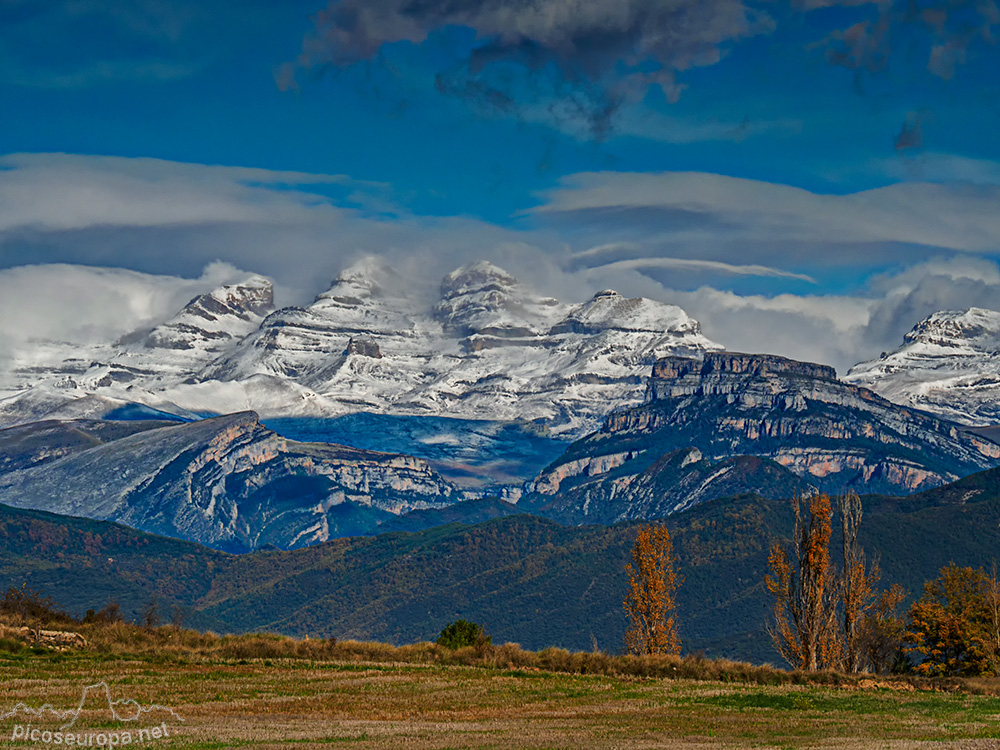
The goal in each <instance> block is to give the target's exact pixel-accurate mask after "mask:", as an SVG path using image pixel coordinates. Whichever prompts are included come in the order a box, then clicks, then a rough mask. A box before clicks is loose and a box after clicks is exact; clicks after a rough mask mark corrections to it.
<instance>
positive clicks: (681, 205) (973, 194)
mask: <svg viewBox="0 0 1000 750" xmlns="http://www.w3.org/2000/svg"><path fill="white" fill-rule="evenodd" d="M936 163H939V164H944V165H950V166H949V167H948V169H950V170H956V169H957V170H958V171H959V172H962V173H968V174H972V175H980V176H983V175H985V176H987V177H988V176H989V175H991V174H992V172H993V171H994V169H995V165H991V164H978V165H977V164H972V163H970V162H968V161H959V162H954V161H953V160H951V161H950V160H948V159H946V158H944V157H942V158H940V159H938V160H937V162H936ZM997 190H998V188H997V186H996V185H995V184H992V183H991V181H990V180H988V179H984V180H982V181H981V182H980V183H978V184H898V185H892V186H888V187H886V188H882V189H880V190H875V191H869V192H867V193H860V194H855V195H821V194H816V193H811V192H809V191H804V190H800V189H798V188H792V187H789V186H786V185H773V184H770V183H763V182H754V181H748V180H739V179H735V178H730V177H724V176H721V175H706V174H698V173H667V174H653V175H633V174H624V173H588V174H581V175H575V176H572V177H569V178H566V179H565V180H563V181H562V182H560V183H559V184H558V185H557V186H556V187H555V188H553V189H552V190H551V191H549V192H547V193H545V194H544V195H542V196H540V198H541V203H540V205H538V206H536V207H535V208H533V209H530V210H528V211H526V212H524V214H522V215H521V216H520V217H518V218H516V219H515V220H512V221H511V222H510V224H509V225H507V226H498V225H495V224H490V223H488V222H484V221H480V220H476V219H471V218H462V217H434V216H416V215H412V214H410V213H408V212H407V211H406V209H405V208H403V207H402V206H400V205H398V204H397V203H396V202H395V201H394V200H393V196H392V194H391V192H390V191H388V190H387V189H386V188H385V186H381V185H375V184H370V183H362V182H358V181H354V180H352V179H350V178H349V177H346V176H342V175H310V174H303V173H294V172H269V171H266V170H255V169H238V168H230V167H213V166H204V165H197V164H177V163H173V162H163V161H156V160H146V159H142V160H132V159H120V158H100V157H81V156H69V155H59V154H49V155H14V156H8V157H3V158H2V159H0V207H2V208H0V351H2V350H6V351H8V352H9V351H10V350H11V348H12V347H14V346H20V345H23V344H24V342H25V341H27V340H29V339H36V338H59V339H63V340H72V341H77V340H79V341H85V340H93V339H95V338H101V339H107V338H116V337H117V336H120V335H121V334H122V333H124V332H125V331H126V330H131V329H134V328H136V327H141V326H143V325H148V324H150V323H152V322H155V321H156V320H157V319H162V318H163V317H166V316H168V315H170V314H172V313H173V312H175V311H176V310H177V309H179V308H180V307H181V306H183V304H184V303H186V302H187V301H188V299H190V298H191V297H193V296H195V295H196V294H198V293H201V292H204V291H207V290H208V289H210V288H212V287H214V286H216V285H218V284H220V283H225V282H227V281H232V280H234V279H235V278H236V277H238V276H239V275H240V274H241V273H243V272H254V273H262V274H264V275H267V276H270V277H271V278H273V279H274V280H275V281H276V282H277V285H278V303H279V304H283V305H285V304H308V302H309V301H310V300H311V299H312V297H313V296H314V295H315V294H317V293H319V292H320V291H323V290H324V289H326V288H327V287H328V286H329V284H330V281H331V279H332V278H334V277H335V276H336V275H337V273H338V272H339V271H340V269H341V268H343V267H344V266H346V265H347V264H349V263H351V262H353V261H354V260H355V259H357V258H358V257H360V256H361V255H368V254H374V255H379V256H382V257H384V258H386V259H387V260H389V261H390V262H391V263H393V264H394V265H396V266H397V267H398V268H399V269H400V270H401V272H402V274H403V275H404V277H405V278H407V279H411V280H412V293H413V294H415V295H426V296H427V297H428V299H430V298H431V296H432V295H434V294H435V292H436V286H437V283H438V282H439V280H440V278H441V277H442V276H443V275H444V274H445V273H446V272H448V271H450V270H452V269H453V268H455V267H456V266H458V265H460V264H461V263H465V262H470V261H473V260H479V259H487V260H491V261H493V262H494V263H497V264H498V265H500V266H503V267H505V268H507V269H508V270H509V271H510V272H511V273H513V274H514V275H515V276H518V277H519V278H522V279H525V280H530V283H531V284H532V285H533V286H534V287H535V288H536V289H537V290H538V291H539V292H541V293H544V294H550V295H554V296H558V297H560V298H563V299H567V300H580V301H582V300H584V299H586V298H587V297H589V296H590V295H592V294H594V293H595V292H597V291H599V290H601V289H605V288H608V287H610V288H615V289H617V290H618V291H619V292H621V293H623V294H626V295H630V296H639V295H642V296H648V297H653V298H656V299H660V300H663V301H666V302H671V303H675V304H679V305H680V306H682V307H684V308H685V309H686V310H687V311H688V312H689V313H691V314H692V315H693V316H694V317H696V318H697V319H699V320H700V321H701V322H702V325H703V327H704V330H705V332H706V334H707V335H708V336H709V337H710V338H712V339H714V340H717V341H719V342H720V343H722V344H724V345H725V346H727V347H728V348H730V349H734V350H750V351H769V352H775V353H779V354H784V355H787V356H791V357H797V358H802V359H809V360H814V361H820V362H826V363H829V364H833V365H835V366H836V367H838V368H839V369H840V370H841V371H843V370H844V369H846V368H847V367H849V366H850V365H852V364H854V363H855V362H857V361H859V360H861V359H865V358H868V357H871V356H877V355H878V353H879V352H880V351H882V350H885V349H889V348H892V347H895V346H897V345H898V344H899V343H900V340H901V337H902V335H903V333H905V332H906V331H907V330H908V329H909V328H910V327H911V326H912V325H913V324H914V323H916V322H917V321H918V320H920V319H921V318H923V317H925V316H926V315H928V314H930V313H932V312H935V311H936V310H940V309H946V308H962V307H968V306H970V305H978V306H982V307H987V308H996V307H997V306H998V303H997V300H1000V269H998V267H997V261H996V259H997V258H998V257H1000V218H998V217H997V215H996V212H995V211H994V210H993V208H994V207H995V206H996V205H997V204H998V203H997V200H998V194H997ZM81 264H85V266H89V267H85V266H81ZM115 269H129V270H115ZM237 269H242V270H239V271H238V270H237Z"/></svg>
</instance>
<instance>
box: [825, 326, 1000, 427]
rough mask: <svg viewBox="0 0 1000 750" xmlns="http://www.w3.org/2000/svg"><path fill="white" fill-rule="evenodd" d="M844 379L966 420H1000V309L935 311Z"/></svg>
mask: <svg viewBox="0 0 1000 750" xmlns="http://www.w3.org/2000/svg"><path fill="white" fill-rule="evenodd" d="M844 379H845V380H846V381H848V382H850V383H855V384H857V385H862V386H865V387H867V388H871V389H872V390H874V391H876V392H877V393H879V394H880V395H882V396H884V397H885V398H887V399H889V400H890V401H893V402H895V403H899V404H903V405H905V406H912V407H915V408H918V409H923V410H924V411H928V412H931V413H932V414H937V415H938V416H942V417H944V418H946V419H951V420H954V421H956V422H960V423H962V424H966V425H995V424H1000V312H996V311H994V310H984V309H982V308H978V307H972V308H969V309H968V310H945V311H942V312H937V313H934V314H933V315H931V316H929V317H928V318H926V319H924V320H922V321H920V322H919V323H917V324H916V325H915V326H914V327H913V329H912V330H911V331H910V332H909V333H907V334H906V335H905V336H904V337H903V345H902V346H901V347H900V348H898V349H896V350H895V351H892V352H883V353H882V355H881V356H880V357H879V358H878V359H873V360H870V361H868V362H862V363H860V364H857V365H855V366H854V367H852V368H851V369H850V371H849V372H848V373H847V375H846V376H845V377H844Z"/></svg>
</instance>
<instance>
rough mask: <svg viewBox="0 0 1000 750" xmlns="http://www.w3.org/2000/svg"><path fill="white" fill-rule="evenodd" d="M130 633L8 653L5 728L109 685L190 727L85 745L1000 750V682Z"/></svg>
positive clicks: (95, 714)
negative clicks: (82, 645)
mask: <svg viewBox="0 0 1000 750" xmlns="http://www.w3.org/2000/svg"><path fill="white" fill-rule="evenodd" d="M122 628H123V629H122V631H121V633H120V634H119V635H125V634H126V633H127V634H128V635H129V638H130V647H129V648H127V649H126V648H124V644H123V643H121V642H120V641H119V640H118V639H117V638H116V637H114V630H108V629H107V628H104V629H95V630H94V631H93V632H91V633H89V634H90V635H91V637H92V640H91V642H90V644H89V646H88V647H87V648H86V649H83V650H66V651H56V650H51V649H41V648H20V647H18V646H17V645H14V644H13V643H12V642H11V641H7V642H6V643H7V647H6V648H0V716H2V715H3V714H4V713H6V712H7V711H9V710H11V709H13V708H14V706H15V705H16V704H18V703H24V704H26V705H27V706H28V707H31V708H36V709H37V708H38V707H40V706H42V705H43V704H46V703H48V704H51V705H52V706H54V707H57V708H62V709H65V708H73V707H76V706H77V705H78V704H79V703H80V701H81V695H82V694H83V690H84V688H85V687H86V686H88V685H92V684H96V683H101V682H105V683H107V685H108V687H109V692H110V695H111V696H112V698H113V699H115V700H117V699H132V700H135V701H138V702H139V703H141V704H143V705H149V704H158V705H160V706H163V707H164V708H165V709H166V708H169V709H172V710H173V711H174V712H175V713H176V714H177V717H179V718H180V719H183V721H180V720H179V719H178V718H177V717H175V716H172V715H170V714H169V713H167V712H166V711H165V710H161V709H154V710H153V711H151V712H150V713H149V714H148V716H145V717H143V718H141V719H140V720H139V721H137V722H119V721H115V720H114V718H113V717H112V716H111V714H110V712H109V709H108V706H107V702H106V699H104V698H101V695H99V694H98V692H97V691H94V692H91V693H90V694H89V695H88V699H87V701H86V704H85V706H84V710H83V711H82V712H81V714H80V717H79V719H78V724H77V725H76V728H75V729H81V728H82V729H83V730H85V731H87V732H90V733H92V734H93V733H94V732H99V731H101V730H102V729H103V730H105V731H106V732H109V733H110V732H113V731H123V730H126V729H131V730H132V731H133V732H134V731H135V730H136V728H137V727H138V726H140V725H143V726H153V725H156V726H160V725H165V727H166V731H167V733H168V734H169V737H162V738H160V739H148V738H147V739H145V740H143V741H141V742H134V743H133V744H136V745H137V746H140V747H146V746H153V747H164V748H166V747H169V748H192V749H193V748H200V749H205V750H207V749H208V748H227V747H260V748H278V747H282V748H314V747H315V748H319V747H329V746H335V747H336V746H342V745H343V746H345V747H352V748H353V747H356V748H382V747H385V748H397V747H406V748H480V747H494V748H511V747H513V748H575V749H576V750H579V749H580V748H608V747H618V748H622V747H629V748H631V747H635V748H652V747H661V748H662V747H666V748H674V747H676V748H699V747H704V748H709V747H774V748H800V747H822V748H911V747H922V746H926V747H934V748H941V747H948V748H952V747H955V748H997V747H1000V697H998V694H1000V682H997V681H995V680H994V681H978V682H971V681H966V682H962V683H956V682H952V683H947V684H946V683H931V682H918V683H912V682H908V681H906V680H884V679H881V678H879V679H874V678H867V679H866V678H863V677H862V678H849V677H844V676H838V675H818V676H807V675H801V674H796V673H788V672H782V671H780V670H773V669H770V668H768V667H752V666H750V665H739V664H734V663H718V662H706V661H704V660H699V659H697V658H694V657H690V658H687V659H684V660H680V659H670V658H662V659H645V660H638V659H633V660H631V661H630V660H629V659H621V658H617V657H610V656H607V655H604V654H570V653H568V652H565V651H561V650H558V649H550V650H548V651H543V652H539V653H533V652H525V651H522V650H520V649H518V648H517V647H514V646H501V647H490V648H488V649H485V650H484V649H480V650H479V652H477V651H476V650H474V649H471V648H470V649H463V650H461V651H457V652H449V651H448V650H447V649H441V648H439V647H437V646H434V645H432V644H417V645H414V646H408V647H402V648H393V647H391V646H385V645H383V644H364V643H353V642H341V643H335V642H333V641H291V640H290V639H281V638H277V637H268V636H236V637H231V638H229V639H228V640H227V639H221V638H219V639H216V640H212V638H213V637H210V636H202V635H200V634H194V633H191V631H173V630H172V629H171V628H158V629H156V630H154V631H151V632H144V631H140V630H138V629H136V628H134V626H122ZM101 633H104V638H105V639H106V640H105V641H103V642H102V641H100V635H101ZM187 634H190V635H187ZM185 638H187V639H188V642H184V639H185ZM115 644H117V646H116V647H112V646H113V645H115ZM560 670H565V671H560ZM581 672H584V673H581ZM644 675H645V676H644ZM651 675H656V676H651ZM693 676H699V677H703V678H705V679H693ZM29 722H31V724H32V727H33V728H40V729H46V728H47V729H49V730H50V731H55V730H57V729H58V726H59V725H60V724H61V723H62V722H61V721H59V720H56V719H54V718H53V717H51V716H43V717H29V716H27V715H26V714H24V713H23V712H22V713H21V714H18V715H17V716H14V717H10V718H7V719H4V720H3V721H0V747H5V746H6V747H25V748H26V747H35V748H44V747H55V746H56V745H53V744H44V743H40V742H34V743H32V742H27V741H24V740H22V739H16V740H14V739H13V737H14V734H15V732H16V727H17V726H18V725H20V726H22V727H24V726H25V725H26V724H28V723H29ZM91 741H92V743H93V744H92V746H94V747H96V746H98V745H97V744H96V741H95V740H94V737H93V736H92V738H91Z"/></svg>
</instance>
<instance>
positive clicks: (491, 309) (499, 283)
mask: <svg viewBox="0 0 1000 750" xmlns="http://www.w3.org/2000/svg"><path fill="white" fill-rule="evenodd" d="M558 308H560V304H559V302H558V300H554V299H552V298H550V297H539V296H537V295H535V294H533V293H532V292H531V291H530V290H528V289H526V288H525V287H524V286H523V285H522V284H521V283H520V282H519V281H518V280H517V279H515V278H514V277H513V276H511V275H510V274H509V273H507V272H506V271H504V270H503V269H502V268H498V267H497V266H494V265H493V264H492V263H488V262H486V261H479V262H477V263H470V264H468V265H465V266H462V267H461V268H458V269H456V270H454V271H452V272H451V273H449V274H448V275H447V276H445V277H444V280H443V281H442V282H441V301H440V302H439V303H438V304H437V306H436V307H435V309H434V314H435V316H436V317H437V318H438V320H440V321H441V324H442V325H443V326H444V329H445V331H446V332H448V333H450V334H452V335H454V336H474V335H476V334H480V335H487V336H498V337H501V338H518V337H524V336H536V335H538V334H540V333H544V332H545V331H546V330H547V329H548V327H549V326H550V325H551V322H550V321H551V319H552V317H553V314H554V313H555V314H558Z"/></svg>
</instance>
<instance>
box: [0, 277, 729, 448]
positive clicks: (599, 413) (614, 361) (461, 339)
mask: <svg viewBox="0 0 1000 750" xmlns="http://www.w3.org/2000/svg"><path fill="white" fill-rule="evenodd" d="M272 295H273V293H272V290H271V286H270V283H269V282H268V281H267V280H266V279H262V278H260V277H253V278H251V279H248V280H247V281H246V282H244V283H242V284H238V285H233V286H228V287H222V288H220V289H218V290H216V291H214V292H212V293H211V294H208V295H204V296H202V297H199V298H197V299H195V300H193V301H192V302H191V303H190V304H189V305H188V306H187V307H185V308H184V310H182V311H181V312H180V313H179V314H178V315H177V316H176V317H174V318H173V319H171V320H170V321H167V322H166V323H163V324H162V325H160V326H157V327H156V328H154V329H153V330H151V331H140V332H136V333H134V334H130V335H129V336H126V337H124V338H123V339H122V340H120V341H118V342H116V343H115V344H113V345H107V346H102V347H95V348H94V349H93V350H87V351H83V352H80V351H78V350H73V351H67V349H66V347H65V346H63V347H60V346H58V345H40V346H39V347H38V348H37V349H36V351H35V352H34V353H33V355H32V357H31V359H30V360H27V361H26V360H23V359H22V360H19V361H18V362H17V364H16V366H15V368H14V370H13V371H12V372H11V373H9V374H8V376H7V378H6V380H7V381H8V383H10V382H12V381H13V382H14V383H15V384H16V389H17V390H20V391H22V392H21V393H18V394H17V395H15V396H14V398H15V399H25V398H26V396H25V393H23V391H24V390H25V389H26V388H29V387H36V386H39V384H41V386H40V387H43V388H46V389H48V392H50V393H52V394H54V395H53V396H52V398H55V400H57V401H58V400H59V399H58V398H56V396H59V398H61V400H62V403H60V404H58V406H59V408H65V403H66V402H68V401H72V400H74V399H76V398H80V397H93V396H99V397H101V398H104V399H112V400H114V399H118V400H124V401H130V402H139V403H143V404H146V405H149V406H151V407H153V408H157V409H163V410H164V411H168V412H174V413H178V410H180V411H181V412H183V411H188V412H195V413H205V412H211V413H226V412H235V411H240V410H247V409H252V410H255V411H257V412H258V413H260V414H261V415H262V416H264V417H272V416H334V415H339V414H344V413H348V412H353V411H376V412H383V413H394V414H412V415H436V416H452V417H463V418H476V419H490V420H539V421H542V422H544V423H545V424H546V425H547V426H549V427H550V428H551V429H552V431H553V432H554V433H555V434H565V435H570V436H578V435H581V434H583V433H584V432H586V431H587V430H589V429H591V428H593V427H594V426H596V425H597V424H599V423H600V420H601V419H602V418H603V417H604V416H605V414H606V413H607V411H608V410H609V409H610V408H611V407H613V406H628V405H630V404H637V403H640V402H641V401H642V398H643V395H644V391H645V381H646V379H647V377H648V373H649V370H650V368H651V366H652V364H653V362H655V361H656V360H657V359H658V358H659V357H662V356H667V355H688V356H698V355H700V354H701V353H702V352H704V351H706V350H714V349H720V348H721V347H720V346H719V345H718V344H716V343H714V342H712V341H710V340H709V339H707V338H705V336H703V335H702V333H701V330H700V328H699V326H698V323H697V321H695V320H693V319H692V318H690V317H689V316H688V315H687V314H686V313H685V312H684V311H683V310H681V309H680V308H679V307H676V306H674V305H669V304H664V303H661V302H656V301H653V300H649V299H626V298H624V297H622V296H621V295H619V294H618V293H616V292H613V291H610V290H609V291H604V292H601V293H599V294H597V295H596V296H594V297H593V298H592V299H590V300H588V301H586V302H584V303H582V304H567V303H564V302H560V301H559V300H556V299H553V298H551V297H543V296H540V295H538V294H536V293H534V292H533V291H532V290H531V289H529V288H528V287H527V286H525V285H523V284H521V283H520V282H519V281H518V280H517V279H515V278H514V277H512V276H511V275H510V274H508V273H507V272H505V271H503V270H502V269H500V268H497V267H496V266H494V265H492V264H490V263H487V262H478V263H473V264H470V265H466V266H463V267H461V268H459V269H456V270H455V271H453V272H452V273H450V274H448V275H447V276H446V277H445V278H444V280H443V281H442V283H441V286H440V289H439V290H438V293H437V295H436V299H428V298H426V297H425V296H424V295H421V294H420V293H419V290H414V288H413V285H412V282H411V281H410V280H408V279H404V278H402V277H400V276H399V275H398V274H397V273H396V272H395V271H394V270H393V269H392V268H391V267H389V266H387V265H386V264H384V263H382V262H380V261H378V260H375V259H372V258H367V259H364V260H362V261H360V262H359V263H357V264H355V265H353V266H351V267H350V268H348V269H346V270H344V271H343V272H342V273H341V274H340V276H339V277H338V278H337V280H336V281H335V282H334V284H333V285H332V286H331V288H330V289H329V290H327V291H326V292H324V293H322V294H320V295H319V296H318V297H317V298H316V300H315V301H314V302H313V303H312V304H311V305H309V306H308V307H305V308H300V307H289V308H284V309H281V310H278V311H276V312H272V313H270V314H269V315H266V317H264V316H265V314H266V313H267V312H269V310H270V309H271V306H272V300H273V296H272ZM7 390H15V388H10V387H8V388H7ZM38 400H39V398H37V397H36V398H34V399H33V400H32V403H33V404H34V408H33V414H34V418H38V414H39V413H40V411H39V408H38V406H37V403H36V402H37V401H38ZM42 400H43V401H45V399H42ZM5 413H6V414H7V416H6V417H2V419H5V420H6V423H7V424H12V423H14V421H16V419H15V418H12V417H11V416H10V415H16V413H17V407H16V403H14V402H12V401H11V400H10V399H8V400H7V401H6V402H4V401H0V415H3V414H5Z"/></svg>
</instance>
